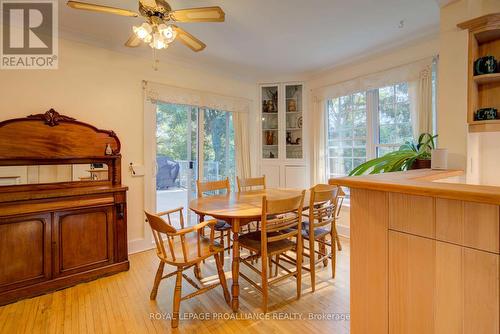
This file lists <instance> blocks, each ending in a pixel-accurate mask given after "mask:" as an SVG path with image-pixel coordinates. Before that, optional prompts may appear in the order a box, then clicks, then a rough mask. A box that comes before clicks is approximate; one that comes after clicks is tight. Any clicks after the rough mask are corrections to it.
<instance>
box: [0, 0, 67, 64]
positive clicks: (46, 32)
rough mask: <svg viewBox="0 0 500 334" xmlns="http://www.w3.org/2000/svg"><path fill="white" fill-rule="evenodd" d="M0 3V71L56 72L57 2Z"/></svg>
mask: <svg viewBox="0 0 500 334" xmlns="http://www.w3.org/2000/svg"><path fill="white" fill-rule="evenodd" d="M0 3H1V9H2V10H1V12H2V17H1V19H2V22H1V23H2V34H1V36H2V43H1V47H2V49H1V63H0V69H57V66H58V35H57V32H58V30H57V29H58V27H57V0H40V1H31V0H28V1H15V0H1V1H0Z"/></svg>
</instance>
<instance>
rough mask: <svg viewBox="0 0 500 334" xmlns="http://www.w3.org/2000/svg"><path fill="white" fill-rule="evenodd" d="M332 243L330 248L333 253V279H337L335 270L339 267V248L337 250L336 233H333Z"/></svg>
mask: <svg viewBox="0 0 500 334" xmlns="http://www.w3.org/2000/svg"><path fill="white" fill-rule="evenodd" d="M331 236H332V242H331V244H330V248H331V251H332V278H335V268H336V266H337V248H336V242H335V236H336V235H335V232H334V231H332V234H331Z"/></svg>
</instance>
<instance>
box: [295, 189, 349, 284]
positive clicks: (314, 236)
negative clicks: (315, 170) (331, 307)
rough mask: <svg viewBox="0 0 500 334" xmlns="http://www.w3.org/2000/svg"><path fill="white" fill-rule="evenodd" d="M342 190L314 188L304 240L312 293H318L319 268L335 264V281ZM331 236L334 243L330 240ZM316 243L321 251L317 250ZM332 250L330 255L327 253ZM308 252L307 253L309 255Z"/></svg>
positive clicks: (304, 225) (304, 228)
mask: <svg viewBox="0 0 500 334" xmlns="http://www.w3.org/2000/svg"><path fill="white" fill-rule="evenodd" d="M339 189H340V188H339V187H338V186H334V185H327V184H318V185H316V186H314V187H312V188H311V190H310V191H311V197H310V202H309V210H308V213H307V214H306V218H304V223H303V225H302V226H303V230H302V236H303V239H304V256H306V257H308V258H309V266H308V267H304V268H303V269H305V270H307V271H309V272H310V273H311V289H312V291H313V292H314V291H315V289H316V265H317V264H319V263H323V265H324V266H326V265H327V264H328V259H331V260H332V278H335V266H336V255H337V254H336V240H337V229H336V227H335V221H336V214H337V207H336V205H337V201H338V194H339ZM328 236H330V243H328V242H327V237H328ZM316 243H318V246H319V249H318V250H316V247H315V245H316ZM327 246H329V247H330V249H331V251H330V253H328V252H327ZM306 250H307V252H306Z"/></svg>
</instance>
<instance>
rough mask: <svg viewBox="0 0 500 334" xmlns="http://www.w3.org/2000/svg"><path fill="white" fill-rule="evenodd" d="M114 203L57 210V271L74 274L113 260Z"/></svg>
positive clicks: (55, 240) (56, 273)
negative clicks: (103, 205)
mask: <svg viewBox="0 0 500 334" xmlns="http://www.w3.org/2000/svg"><path fill="white" fill-rule="evenodd" d="M113 220H114V206H105V207H96V208H89V209H82V210H71V211H64V212H56V213H55V214H54V227H53V240H54V243H55V251H54V274H55V275H56V276H64V275H70V274H72V273H76V272H81V271H83V270H89V269H94V268H97V267H102V266H106V265H108V264H111V263H113V260H114V249H113V238H114V231H113V226H114V224H113Z"/></svg>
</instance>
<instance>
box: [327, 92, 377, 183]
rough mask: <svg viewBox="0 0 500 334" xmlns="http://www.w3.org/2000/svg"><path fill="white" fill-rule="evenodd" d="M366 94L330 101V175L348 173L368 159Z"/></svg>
mask: <svg viewBox="0 0 500 334" xmlns="http://www.w3.org/2000/svg"><path fill="white" fill-rule="evenodd" d="M366 95H367V94H366V93H364V92H363V93H356V94H353V95H349V96H343V97H340V98H336V99H333V100H329V101H328V165H329V168H328V170H329V174H330V177H335V176H343V175H346V174H348V173H349V172H350V171H351V170H352V169H353V168H354V167H356V166H358V165H360V164H362V163H363V162H365V161H366V157H367V154H366V143H367V103H366Z"/></svg>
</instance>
